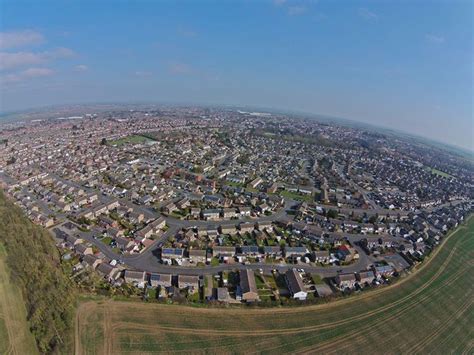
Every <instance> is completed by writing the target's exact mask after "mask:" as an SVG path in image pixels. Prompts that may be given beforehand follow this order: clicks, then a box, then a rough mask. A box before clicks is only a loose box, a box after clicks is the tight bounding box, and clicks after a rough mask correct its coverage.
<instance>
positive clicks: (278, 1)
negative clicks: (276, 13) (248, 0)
mask: <svg viewBox="0 0 474 355" xmlns="http://www.w3.org/2000/svg"><path fill="white" fill-rule="evenodd" d="M284 3H286V0H273V4H274V5H276V6H281V5H283V4H284Z"/></svg>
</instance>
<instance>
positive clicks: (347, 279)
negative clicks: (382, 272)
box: [336, 273, 357, 289]
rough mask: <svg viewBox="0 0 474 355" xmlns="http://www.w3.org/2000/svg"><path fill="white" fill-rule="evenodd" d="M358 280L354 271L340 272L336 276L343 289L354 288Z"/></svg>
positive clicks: (338, 284) (337, 282)
mask: <svg viewBox="0 0 474 355" xmlns="http://www.w3.org/2000/svg"><path fill="white" fill-rule="evenodd" d="M356 282H357V279H356V276H355V274H354V273H339V274H337V276H336V284H337V286H339V288H341V289H346V288H353V287H354V286H355V284H356Z"/></svg>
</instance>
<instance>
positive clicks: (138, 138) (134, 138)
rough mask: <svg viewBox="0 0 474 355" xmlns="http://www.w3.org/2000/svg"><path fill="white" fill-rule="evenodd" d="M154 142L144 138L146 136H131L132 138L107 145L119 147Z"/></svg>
mask: <svg viewBox="0 0 474 355" xmlns="http://www.w3.org/2000/svg"><path fill="white" fill-rule="evenodd" d="M152 141H153V140H152V139H150V138H147V137H144V136H139V135H131V136H127V137H123V138H120V139H116V140H112V141H109V142H108V143H107V144H109V145H114V146H118V147H119V146H122V145H125V144H142V143H147V142H152Z"/></svg>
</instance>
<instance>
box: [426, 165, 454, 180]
mask: <svg viewBox="0 0 474 355" xmlns="http://www.w3.org/2000/svg"><path fill="white" fill-rule="evenodd" d="M425 169H426V170H427V171H429V172H431V173H432V174H435V175H438V176H441V177H444V178H452V177H453V176H452V175H450V174H448V173H445V172H444V171H441V170H438V169H435V168H431V167H429V166H425Z"/></svg>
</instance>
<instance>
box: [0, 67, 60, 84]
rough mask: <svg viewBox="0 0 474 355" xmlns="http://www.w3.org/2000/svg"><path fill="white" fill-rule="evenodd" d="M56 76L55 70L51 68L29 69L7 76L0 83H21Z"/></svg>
mask: <svg viewBox="0 0 474 355" xmlns="http://www.w3.org/2000/svg"><path fill="white" fill-rule="evenodd" d="M53 74H54V70H52V69H49V68H28V69H26V70H23V71H20V72H18V73H12V74H7V75H5V76H3V77H2V78H1V79H0V81H1V82H3V83H18V82H21V81H25V80H29V79H33V78H39V77H44V76H50V75H53Z"/></svg>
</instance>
